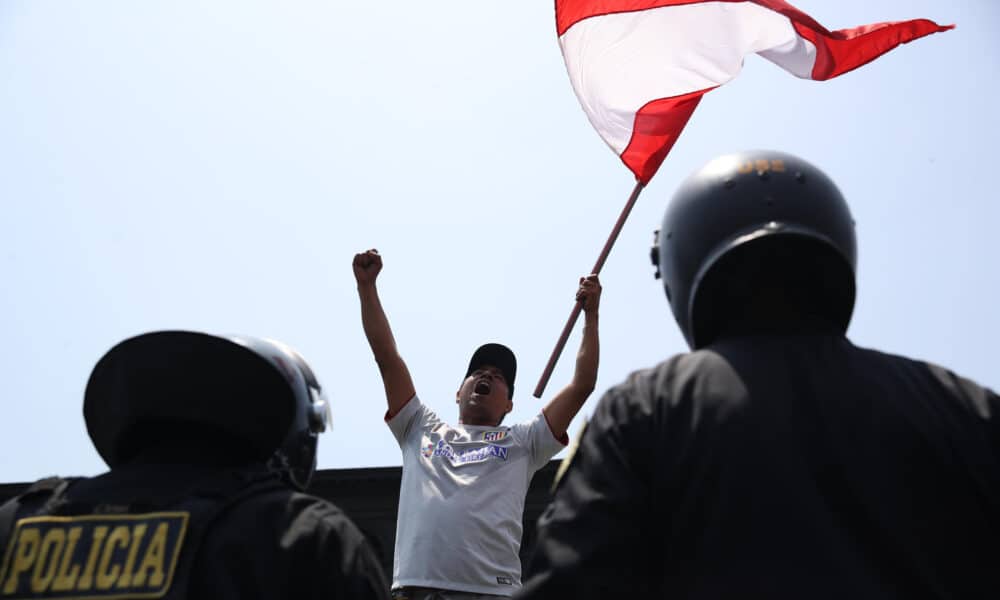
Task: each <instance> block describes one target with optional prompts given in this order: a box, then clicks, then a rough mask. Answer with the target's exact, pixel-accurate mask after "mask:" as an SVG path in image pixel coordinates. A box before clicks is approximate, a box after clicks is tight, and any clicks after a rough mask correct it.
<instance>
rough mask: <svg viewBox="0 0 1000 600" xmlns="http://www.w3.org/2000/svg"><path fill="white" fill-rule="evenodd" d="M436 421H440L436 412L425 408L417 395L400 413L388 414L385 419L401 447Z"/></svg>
mask: <svg viewBox="0 0 1000 600" xmlns="http://www.w3.org/2000/svg"><path fill="white" fill-rule="evenodd" d="M434 421H438V418H437V415H435V414H434V411H432V410H430V409H429V408H427V407H426V406H424V404H423V402H421V401H420V398H419V397H417V396H416V395H414V396H413V397H412V398H410V400H409V401H407V403H406V404H404V405H403V408H401V409H399V412H398V413H396V414H395V415H388V414H387V415H386V419H385V423H386V425H388V426H389V431H391V432H392V435H393V437H395V438H396V442H397V443H398V444H399V445H400V446H402V445H403V443H404V442H405V441H406V440H407V438H409V436H411V435H413V433H414V432H416V431H420V430H421V429H422V428H423V426H424V425H427V424H428V423H431V422H434Z"/></svg>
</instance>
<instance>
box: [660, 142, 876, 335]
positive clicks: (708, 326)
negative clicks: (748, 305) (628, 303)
mask: <svg viewBox="0 0 1000 600" xmlns="http://www.w3.org/2000/svg"><path fill="white" fill-rule="evenodd" d="M856 248H857V246H856V240H855V233H854V220H853V219H852V217H851V213H850V210H849V209H848V207H847V203H846V202H845V201H844V198H843V196H842V195H841V193H840V190H838V189H837V186H836V185H834V183H833V181H831V180H830V178H829V177H827V176H826V174H824V173H823V172H822V171H820V170H819V169H817V168H816V167H814V166H813V165H811V164H810V163H808V162H806V161H804V160H802V159H801V158H799V157H797V156H793V155H790V154H785V153H782V152H775V151H769V150H754V151H748V152H742V153H737V154H729V155H726V156H722V157H719V158H717V159H715V160H713V161H711V162H709V163H708V164H707V165H705V166H704V167H703V168H701V169H700V170H698V171H697V172H695V173H694V174H693V175H691V176H690V177H689V178H688V179H687V180H686V181H684V183H682V184H681V186H680V188H679V189H678V190H677V192H676V193H675V195H674V197H673V200H672V201H671V203H670V205H669V206H668V207H667V211H666V214H665V215H664V217H663V223H662V226H661V228H660V230H659V232H658V233H657V242H656V246H655V247H654V249H653V252H652V258H653V262H654V263H656V264H657V267H658V276H660V277H662V280H663V287H664V290H665V291H666V294H667V298H668V300H669V301H670V307H671V310H672V311H673V314H674V318H675V319H676V320H677V324H678V325H679V326H680V329H681V331H682V332H683V334H684V337H685V338H686V339H687V341H688V344H689V345H690V346H691V347H692V348H695V349H696V348H701V347H704V346H706V345H708V344H709V343H711V342H712V341H713V340H715V339H717V338H718V336H719V335H720V334H721V333H723V332H724V329H725V323H726V318H727V317H728V316H729V315H730V314H731V313H732V312H734V311H735V310H736V309H738V307H739V305H740V303H745V302H747V301H748V299H749V300H752V299H753V294H754V288H755V286H757V285H761V284H764V283H765V282H766V283H767V284H769V285H777V286H779V287H782V288H786V289H787V290H788V291H790V292H792V293H793V295H792V297H794V298H796V299H797V300H799V301H801V303H802V304H804V305H806V306H805V308H806V310H807V311H808V312H810V313H811V314H812V315H814V316H817V317H819V318H822V319H824V320H825V321H827V322H829V323H830V324H831V325H832V326H834V327H835V328H837V329H839V330H840V331H842V332H844V331H846V330H847V326H848V323H849V322H850V319H851V313H852V312H853V309H854V297H855V269H856V266H857V249H856Z"/></svg>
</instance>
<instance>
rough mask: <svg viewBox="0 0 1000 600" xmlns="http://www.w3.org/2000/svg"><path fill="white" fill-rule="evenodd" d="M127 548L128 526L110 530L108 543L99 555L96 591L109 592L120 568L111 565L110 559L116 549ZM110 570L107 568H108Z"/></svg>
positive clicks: (116, 565) (119, 566)
mask: <svg viewBox="0 0 1000 600" xmlns="http://www.w3.org/2000/svg"><path fill="white" fill-rule="evenodd" d="M126 546H128V525H118V526H117V527H115V528H114V529H112V530H111V535H109V536H108V541H107V543H106V544H104V552H102V553H101V564H100V565H98V566H97V589H99V590H110V589H111V586H113V585H114V584H115V581H117V580H118V574H119V573H120V572H121V570H122V567H121V565H118V564H111V557H112V555H113V554H114V553H115V550H116V548H124V547H126ZM109 566H110V567H111V568H108V567H109Z"/></svg>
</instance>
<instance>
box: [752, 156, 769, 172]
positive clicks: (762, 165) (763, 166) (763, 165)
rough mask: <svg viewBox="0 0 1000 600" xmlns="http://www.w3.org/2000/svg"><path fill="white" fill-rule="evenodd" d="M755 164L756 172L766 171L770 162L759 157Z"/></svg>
mask: <svg viewBox="0 0 1000 600" xmlns="http://www.w3.org/2000/svg"><path fill="white" fill-rule="evenodd" d="M755 166H756V167H757V172H758V173H767V171H768V170H769V169H770V168H771V163H769V162H768V161H766V160H764V159H760V160H758V161H756V165H755Z"/></svg>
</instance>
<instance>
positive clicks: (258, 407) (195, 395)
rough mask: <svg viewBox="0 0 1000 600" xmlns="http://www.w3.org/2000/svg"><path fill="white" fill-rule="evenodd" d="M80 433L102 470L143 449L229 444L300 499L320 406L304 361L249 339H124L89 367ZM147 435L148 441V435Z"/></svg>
mask: <svg viewBox="0 0 1000 600" xmlns="http://www.w3.org/2000/svg"><path fill="white" fill-rule="evenodd" d="M83 412H84V418H85V420H86V423H87V431H88V433H89V434H90V438H91V440H92V441H93V443H94V447H95V448H96V449H97V452H98V453H99V454H100V455H101V458H103V459H104V461H105V462H106V463H107V464H108V466H109V467H111V468H115V467H117V466H120V465H122V464H125V463H127V462H129V461H130V460H132V459H133V458H135V457H137V456H139V455H140V454H142V452H143V451H144V450H147V449H148V448H147V447H148V446H149V445H150V444H153V443H159V442H163V441H164V440H166V441H168V442H171V443H177V442H180V443H183V442H184V441H185V439H186V438H187V437H189V436H192V435H195V434H197V435H206V432H207V435H213V433H217V434H218V436H219V438H220V439H224V440H226V441H227V443H228V442H230V441H232V442H233V443H234V444H235V445H236V446H238V447H237V448H235V449H231V451H232V452H234V453H237V454H238V455H240V456H246V457H247V458H249V459H253V460H260V461H266V462H267V463H268V465H269V466H270V467H271V468H272V469H273V470H275V471H277V472H279V473H280V474H281V475H282V477H283V478H285V479H286V480H287V481H288V482H289V483H291V484H292V485H294V486H296V487H298V488H299V489H305V488H306V487H307V486H308V485H309V481H310V479H311V477H312V474H313V472H314V471H315V469H316V450H317V441H318V434H319V433H321V432H323V431H325V430H326V429H327V428H329V426H330V410H329V404H328V403H327V401H326V399H325V398H324V397H323V394H322V391H321V388H320V385H319V382H318V381H317V379H316V376H315V375H314V374H313V372H312V369H310V368H309V365H308V364H306V362H305V360H303V358H302V357H301V356H300V355H299V354H298V353H297V352H295V351H294V350H292V349H291V348H289V347H288V346H286V345H284V344H282V343H280V342H275V341H272V340H264V339H257V338H249V337H238V336H234V337H218V336H213V335H207V334H204V333H196V332H190V331H158V332H153V333H146V334H143V335H139V336H136V337H133V338H129V339H127V340H125V341H123V342H121V343H119V344H117V345H116V346H114V347H113V348H112V349H111V350H109V351H108V352H107V353H106V354H105V355H104V356H103V357H102V358H101V359H100V361H98V363H97V365H96V366H95V367H94V370H93V371H92V372H91V375H90V379H89V381H88V382H87V389H86V392H85V395H84V406H83ZM150 432H155V433H154V434H153V435H150Z"/></svg>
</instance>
